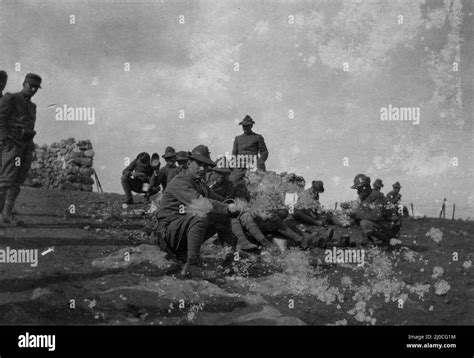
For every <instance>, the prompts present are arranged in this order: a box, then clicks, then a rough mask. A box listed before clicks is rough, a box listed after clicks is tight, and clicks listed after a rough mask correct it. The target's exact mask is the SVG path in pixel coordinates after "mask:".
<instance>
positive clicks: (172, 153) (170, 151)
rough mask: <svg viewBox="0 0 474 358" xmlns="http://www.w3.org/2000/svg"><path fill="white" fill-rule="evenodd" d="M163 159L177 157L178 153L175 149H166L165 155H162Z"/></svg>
mask: <svg viewBox="0 0 474 358" xmlns="http://www.w3.org/2000/svg"><path fill="white" fill-rule="evenodd" d="M162 157H163V158H172V157H176V151H175V150H174V148H173V147H166V149H165V154H163V155H162Z"/></svg>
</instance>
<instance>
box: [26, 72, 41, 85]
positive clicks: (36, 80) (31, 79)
mask: <svg viewBox="0 0 474 358" xmlns="http://www.w3.org/2000/svg"><path fill="white" fill-rule="evenodd" d="M25 82H27V83H29V84H30V85H31V86H36V87H38V88H41V77H40V76H38V75H37V74H35V73H28V74H27V75H26V76H25Z"/></svg>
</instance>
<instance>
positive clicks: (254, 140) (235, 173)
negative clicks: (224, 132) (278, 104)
mask: <svg viewBox="0 0 474 358" xmlns="http://www.w3.org/2000/svg"><path fill="white" fill-rule="evenodd" d="M254 124H255V122H254V120H253V119H252V118H251V117H250V116H249V115H247V116H245V118H244V119H243V120H242V121H241V122H240V123H239V125H242V129H243V131H244V133H243V134H241V135H239V136H237V137H235V139H234V147H233V149H232V155H233V156H234V158H238V156H239V155H241V156H243V155H246V156H254V158H255V159H256V160H255V161H252V162H251V163H250V161H247V162H246V163H240V164H241V165H240V166H239V167H238V168H233V170H232V173H231V175H230V177H229V179H230V181H232V182H233V183H234V185H236V184H237V183H238V182H239V181H241V180H242V179H243V177H244V176H245V173H246V171H247V169H249V165H250V164H253V165H255V162H256V165H257V169H259V170H263V171H265V170H266V169H265V162H266V160H267V159H268V149H267V146H266V144H265V140H264V139H263V136H261V135H260V134H257V133H255V132H253V131H252V127H253V125H254ZM258 155H260V157H258ZM247 158H248V157H247ZM242 164H243V165H242Z"/></svg>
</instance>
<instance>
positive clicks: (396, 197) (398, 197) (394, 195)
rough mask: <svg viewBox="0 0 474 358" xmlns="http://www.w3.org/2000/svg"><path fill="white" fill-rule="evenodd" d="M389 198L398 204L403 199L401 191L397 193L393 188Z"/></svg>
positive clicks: (388, 195)
mask: <svg viewBox="0 0 474 358" xmlns="http://www.w3.org/2000/svg"><path fill="white" fill-rule="evenodd" d="M387 199H388V200H389V201H390V202H391V203H392V204H398V202H399V201H400V200H401V199H402V195H401V194H400V193H395V192H394V191H393V190H392V191H391V192H390V193H388V194H387Z"/></svg>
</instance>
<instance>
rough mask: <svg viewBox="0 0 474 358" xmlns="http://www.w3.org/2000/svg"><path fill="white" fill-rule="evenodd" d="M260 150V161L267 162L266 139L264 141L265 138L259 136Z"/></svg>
mask: <svg viewBox="0 0 474 358" xmlns="http://www.w3.org/2000/svg"><path fill="white" fill-rule="evenodd" d="M258 149H259V151H260V159H262V160H263V161H264V162H266V161H267V159H268V149H267V145H266V144H265V139H263V136H261V135H259V136H258Z"/></svg>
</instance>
